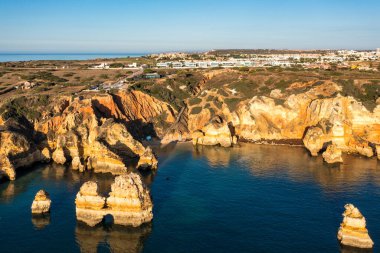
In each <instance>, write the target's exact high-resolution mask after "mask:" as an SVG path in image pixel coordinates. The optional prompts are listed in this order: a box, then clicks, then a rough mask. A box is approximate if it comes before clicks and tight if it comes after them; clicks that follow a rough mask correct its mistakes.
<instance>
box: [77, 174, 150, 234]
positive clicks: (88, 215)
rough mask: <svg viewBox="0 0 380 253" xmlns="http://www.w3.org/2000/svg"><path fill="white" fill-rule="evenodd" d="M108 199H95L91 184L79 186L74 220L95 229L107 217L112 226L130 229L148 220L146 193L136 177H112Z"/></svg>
mask: <svg viewBox="0 0 380 253" xmlns="http://www.w3.org/2000/svg"><path fill="white" fill-rule="evenodd" d="M109 195H110V196H109V197H108V198H107V199H106V198H104V197H101V196H99V194H98V192H97V184H96V183H95V182H87V183H85V184H83V186H82V187H81V189H80V191H79V193H78V194H77V197H76V200H75V203H76V215H77V219H78V220H80V221H83V222H85V223H86V224H88V225H89V226H95V225H96V224H98V223H100V222H101V221H102V219H103V217H104V216H105V215H107V214H111V215H112V216H113V218H114V223H115V224H119V225H131V226H134V227H137V226H140V225H141V224H143V223H147V222H149V221H151V220H152V218H153V213H152V207H153V204H152V200H151V198H150V193H149V190H148V189H147V187H146V186H145V184H144V183H143V182H142V181H141V178H140V176H139V175H138V174H136V173H129V174H123V175H121V176H118V177H116V178H115V182H114V183H113V184H112V185H111V192H110V194H109Z"/></svg>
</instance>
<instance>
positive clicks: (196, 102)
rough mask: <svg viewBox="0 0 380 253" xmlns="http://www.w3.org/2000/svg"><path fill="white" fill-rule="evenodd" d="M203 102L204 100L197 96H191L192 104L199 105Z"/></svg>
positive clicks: (190, 101)
mask: <svg viewBox="0 0 380 253" xmlns="http://www.w3.org/2000/svg"><path fill="white" fill-rule="evenodd" d="M201 102H202V99H200V98H197V97H195V98H191V99H190V100H189V105H190V106H193V105H198V104H199V103H201Z"/></svg>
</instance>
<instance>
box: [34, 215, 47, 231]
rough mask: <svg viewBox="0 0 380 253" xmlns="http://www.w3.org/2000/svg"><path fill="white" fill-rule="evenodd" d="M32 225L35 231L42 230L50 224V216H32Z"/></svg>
mask: <svg viewBox="0 0 380 253" xmlns="http://www.w3.org/2000/svg"><path fill="white" fill-rule="evenodd" d="M32 223H33V226H34V227H35V228H36V229H37V230H42V229H44V228H45V227H46V226H47V225H49V224H50V215H49V214H44V215H42V214H41V215H32Z"/></svg>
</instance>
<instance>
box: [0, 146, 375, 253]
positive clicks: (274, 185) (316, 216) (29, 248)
mask: <svg viewBox="0 0 380 253" xmlns="http://www.w3.org/2000/svg"><path fill="white" fill-rule="evenodd" d="M157 153H158V155H159V161H160V163H159V169H158V171H157V172H156V173H145V174H144V175H143V177H144V180H145V182H146V183H147V184H148V185H149V187H150V188H151V194H152V198H153V202H154V210H153V212H154V219H153V222H152V223H151V224H148V225H146V226H143V227H141V228H137V229H133V228H125V227H121V226H115V225H112V223H105V224H103V225H99V226H97V227H95V228H89V227H87V226H86V225H84V224H82V223H77V222H76V219H75V205H74V200H75V195H76V193H77V192H78V190H79V188H80V186H81V184H82V183H84V182H85V181H87V180H90V179H92V180H97V181H98V183H99V185H100V189H101V191H102V192H104V193H105V192H107V191H109V188H110V185H111V183H112V181H113V177H112V175H109V174H94V173H91V172H86V173H84V174H80V173H79V172H76V171H72V170H71V169H70V168H68V167H65V166H57V165H39V166H35V167H33V168H29V169H25V170H23V172H19V173H18V178H17V180H16V181H14V182H2V183H1V184H0V228H1V229H0V238H1V241H2V244H1V249H0V252H41V253H42V252H160V253H164V252H175V253H179V252H285V253H286V252H289V253H290V252H325V253H328V252H339V251H340V248H339V245H338V242H337V240H336V234H337V230H338V227H339V224H340V222H341V221H342V216H341V214H342V212H343V210H344V204H346V203H348V202H350V203H353V204H355V205H357V206H358V207H359V209H360V210H361V211H362V213H363V215H364V216H365V217H366V219H367V224H368V229H369V232H370V236H371V237H372V239H373V240H374V242H375V249H374V252H378V250H377V249H378V246H377V245H378V244H379V243H380V212H379V210H380V162H378V161H377V160H376V159H375V158H373V159H368V158H362V157H358V156H345V157H344V159H345V162H344V164H342V165H334V166H328V165H326V164H325V163H323V161H322V159H321V157H317V158H314V157H310V156H309V155H308V153H307V151H306V150H305V149H304V148H297V147H285V146H265V145H253V144H243V145H242V146H241V147H234V148H231V149H225V148H220V147H198V148H193V147H192V145H191V144H179V145H177V146H169V147H167V148H165V149H162V150H159V151H157ZM41 188H43V189H45V190H47V191H48V192H49V193H50V195H51V199H52V208H51V214H50V217H49V218H47V217H45V218H39V219H36V218H32V216H31V213H30V205H31V203H32V200H33V198H34V195H35V193H36V192H37V191H38V190H39V189H41Z"/></svg>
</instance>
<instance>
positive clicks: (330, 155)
mask: <svg viewBox="0 0 380 253" xmlns="http://www.w3.org/2000/svg"><path fill="white" fill-rule="evenodd" d="M322 157H323V159H324V160H325V162H327V163H342V162H343V159H342V151H341V150H340V149H338V148H337V146H336V145H335V144H331V145H329V146H328V147H327V149H326V151H325V152H323V154H322Z"/></svg>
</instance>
